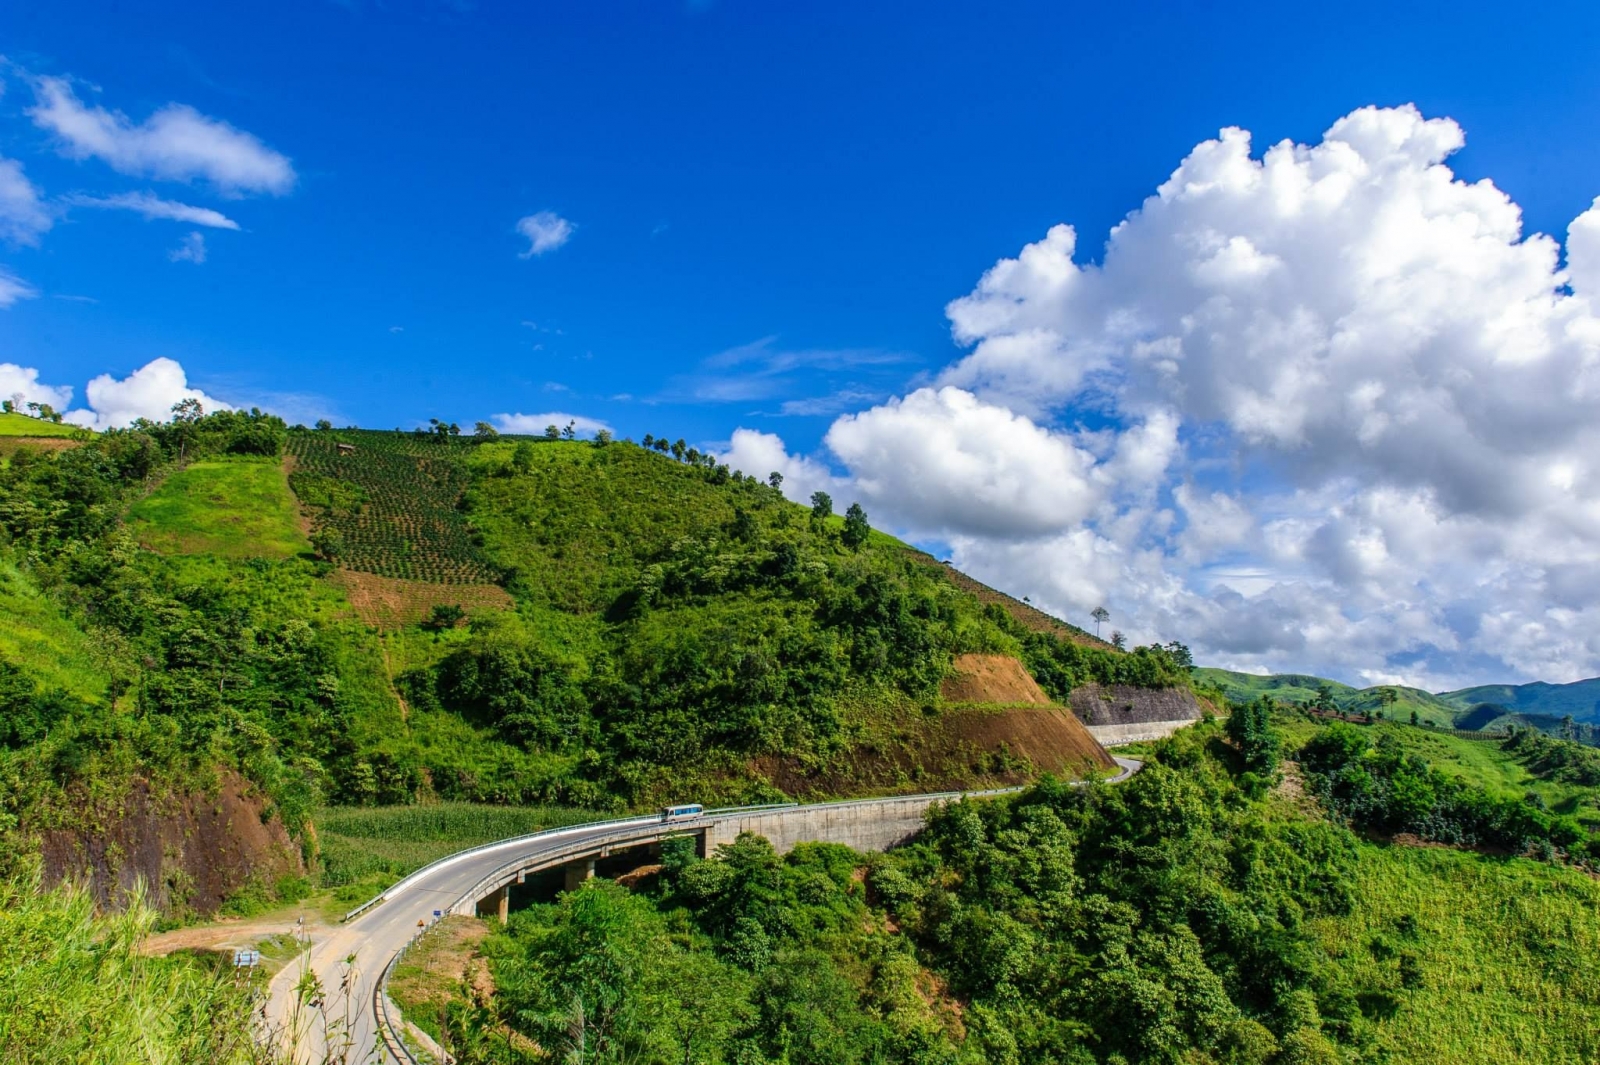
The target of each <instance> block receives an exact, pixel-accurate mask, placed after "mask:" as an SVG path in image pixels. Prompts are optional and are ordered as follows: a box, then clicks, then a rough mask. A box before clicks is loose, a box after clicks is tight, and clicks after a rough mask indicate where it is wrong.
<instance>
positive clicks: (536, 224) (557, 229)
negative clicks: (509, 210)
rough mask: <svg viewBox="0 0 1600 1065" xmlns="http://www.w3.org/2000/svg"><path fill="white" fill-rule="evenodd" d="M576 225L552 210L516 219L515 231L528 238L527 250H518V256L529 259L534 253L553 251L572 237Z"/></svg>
mask: <svg viewBox="0 0 1600 1065" xmlns="http://www.w3.org/2000/svg"><path fill="white" fill-rule="evenodd" d="M577 228H578V227H577V226H576V225H574V224H573V223H572V222H569V221H567V219H565V218H562V217H561V216H560V215H558V214H556V213H555V212H554V211H539V212H537V213H536V214H530V215H527V216H526V217H523V218H519V219H517V232H518V233H521V234H522V235H523V236H524V237H527V238H528V250H527V251H524V252H519V253H518V256H519V258H523V259H531V258H533V257H534V256H535V255H543V254H545V253H546V252H551V251H555V250H556V249H557V248H559V247H561V246H562V245H563V244H565V243H566V242H567V241H569V240H571V239H572V234H573V232H574V231H575V230H576V229H577Z"/></svg>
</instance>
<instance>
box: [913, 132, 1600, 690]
mask: <svg viewBox="0 0 1600 1065" xmlns="http://www.w3.org/2000/svg"><path fill="white" fill-rule="evenodd" d="M1463 143H1464V134H1463V132H1462V130H1461V128H1460V127H1459V126H1458V125H1457V124H1456V123H1454V122H1452V121H1450V120H1449V119H1442V118H1433V119H1430V118H1425V117H1424V116H1423V115H1422V114H1420V113H1419V112H1418V111H1417V110H1416V109H1415V108H1412V107H1401V108H1392V109H1381V108H1371V107H1369V108H1362V109H1360V110H1358V111H1355V112H1353V113H1351V114H1349V115H1347V116H1345V117H1344V118H1342V119H1340V120H1339V121H1337V122H1335V123H1334V124H1333V125H1332V126H1331V127H1330V128H1329V129H1328V131H1327V132H1326V133H1325V134H1324V135H1323V138H1322V140H1321V141H1320V142H1319V143H1317V144H1313V145H1304V144H1295V143H1292V142H1289V141H1283V142H1280V143H1277V144H1274V145H1271V146H1269V147H1268V148H1267V149H1266V150H1265V151H1264V152H1263V153H1262V154H1261V155H1259V156H1256V155H1253V154H1252V150H1251V149H1252V146H1251V138H1250V135H1249V134H1248V133H1246V132H1245V131H1243V130H1239V129H1226V130H1223V131H1222V133H1221V134H1220V135H1219V136H1218V137H1217V138H1216V139H1215V140H1210V141H1206V142H1205V143H1203V144H1200V145H1198V146H1196V147H1195V149H1194V150H1193V151H1192V152H1190V153H1189V155H1188V157H1187V158H1186V159H1184V160H1183V162H1182V163H1181V164H1180V165H1179V167H1178V169H1177V170H1176V171H1174V172H1173V174H1172V175H1171V177H1169V178H1168V180H1167V181H1165V182H1164V183H1163V184H1161V185H1160V187H1159V188H1158V189H1157V190H1156V192H1155V194H1154V195H1152V196H1151V197H1150V198H1149V199H1147V200H1146V201H1145V202H1144V204H1143V205H1142V206H1141V207H1140V208H1139V209H1138V210H1137V211H1134V212H1133V213H1131V214H1129V215H1128V216H1127V218H1126V219H1124V221H1123V222H1122V223H1121V224H1120V225H1118V226H1117V227H1116V228H1115V229H1114V230H1113V231H1112V233H1111V235H1110V239H1109V240H1108V241H1107V243H1106V245H1105V249H1104V254H1103V256H1102V257H1101V260H1100V261H1099V262H1098V263H1095V262H1082V261H1079V250H1078V246H1077V245H1078V241H1077V235H1076V233H1075V232H1074V231H1073V230H1072V228H1071V227H1070V226H1066V225H1058V226H1056V227H1054V228H1052V229H1051V230H1050V231H1049V232H1048V233H1047V234H1046V235H1045V236H1044V238H1043V239H1042V240H1040V241H1039V242H1038V243H1036V244H1032V245H1029V246H1028V247H1027V248H1025V249H1023V251H1022V252H1021V253H1020V254H1019V255H1018V256H1017V257H1016V258H1012V259H1003V260H1001V261H1000V262H999V263H997V264H996V265H995V266H994V267H993V268H992V269H991V270H990V271H988V273H987V274H985V276H984V277H983V278H982V280H981V281H980V282H979V283H978V285H977V287H976V288H975V289H974V290H973V292H972V293H971V294H969V295H967V296H965V297H962V298H961V299H958V300H956V301H954V302H953V303H951V304H950V306H949V315H950V320H951V324H952V327H953V332H954V335H955V337H956V339H957V340H958V341H959V342H960V343H962V344H963V345H965V346H968V347H969V348H970V351H969V353H968V354H967V355H966V356H965V357H964V358H962V359H961V360H960V361H958V362H957V363H956V364H955V365H953V366H952V367H950V368H949V369H948V370H947V371H946V372H945V373H944V374H943V375H942V380H943V381H944V383H946V384H947V385H954V386H959V387H961V388H964V389H967V390H970V391H971V392H973V393H974V394H975V395H976V396H978V397H979V399H980V400H982V401H984V402H987V403H992V404H996V405H1000V406H1004V407H1006V408H1008V409H1013V410H1017V411H1022V412H1027V413H1030V414H1031V415H1033V416H1035V417H1037V418H1040V419H1043V420H1045V421H1046V422H1067V423H1071V422H1074V421H1076V420H1078V419H1081V418H1083V417H1084V416H1085V415H1086V414H1093V415H1096V416H1098V417H1099V418H1100V419H1101V420H1103V421H1106V422H1108V423H1109V424H1108V425H1107V426H1106V428H1104V429H1102V430H1100V432H1099V434H1098V435H1099V437H1100V438H1101V439H1104V438H1106V437H1107V436H1108V435H1109V436H1110V437H1112V438H1114V442H1110V441H1108V442H1106V443H1104V444H1102V445H1101V446H1102V447H1104V448H1110V449H1111V450H1113V451H1114V452H1115V455H1114V457H1111V458H1108V459H1107V460H1106V461H1105V462H1104V463H1103V464H1102V466H1101V467H1100V472H1102V473H1104V474H1105V475H1106V476H1107V479H1108V481H1110V482H1111V483H1115V484H1119V485H1126V484H1127V482H1128V480H1129V479H1136V478H1140V477H1142V478H1145V479H1146V480H1147V481H1148V482H1149V483H1151V484H1152V485H1154V486H1155V490H1154V491H1153V492H1152V493H1151V494H1149V495H1147V496H1146V497H1144V498H1143V499H1140V498H1137V497H1136V496H1133V495H1128V494H1126V493H1124V495H1123V496H1122V497H1121V499H1120V500H1119V501H1118V504H1117V505H1116V506H1115V507H1112V508H1102V509H1101V510H1100V511H1097V512H1095V513H1094V514H1092V515H1090V516H1089V517H1088V518H1087V519H1086V520H1084V521H1081V522H1078V523H1076V524H1074V523H1071V522H1063V523H1060V525H1059V527H1058V528H1057V529H1056V530H1055V531H1053V532H1050V533H1044V534H1041V536H1040V538H1039V539H1038V540H1037V541H1036V542H1035V543H1034V544H1033V545H1032V547H1033V548H1036V550H1029V549H1027V548H1008V549H1006V550H1004V551H1002V550H1000V549H998V548H997V547H996V546H995V545H994V544H993V543H990V542H977V541H974V542H971V543H968V544H965V545H958V546H959V549H960V550H964V552H965V556H966V558H967V560H968V561H969V562H970V563H971V564H972V565H973V566H974V568H975V569H978V570H979V571H980V576H981V575H983V573H984V572H985V571H987V572H988V573H989V575H991V576H995V577H1001V576H1004V577H1005V578H1006V579H1007V580H1015V581H1020V582H1023V583H1024V584H1026V583H1030V582H1031V583H1037V584H1041V585H1045V586H1049V585H1050V584H1051V583H1052V582H1054V583H1055V584H1056V585H1058V587H1055V588H1054V589H1053V590H1052V591H1050V592H1049V593H1048V594H1052V595H1054V596H1055V597H1056V600H1055V601H1057V602H1059V603H1061V604H1062V605H1063V607H1064V608H1067V609H1071V610H1081V609H1083V608H1084V606H1085V604H1086V603H1088V602H1090V601H1091V600H1093V599H1099V598H1101V597H1104V598H1106V599H1107V600H1108V601H1109V602H1110V603H1111V605H1112V607H1113V611H1114V612H1120V615H1121V620H1122V623H1123V624H1124V626H1125V627H1126V628H1128V629H1129V630H1130V632H1131V633H1134V634H1137V635H1138V636H1140V637H1143V638H1155V637H1158V636H1159V637H1163V638H1181V639H1185V640H1187V641H1189V642H1191V643H1193V644H1195V645H1197V646H1198V647H1200V648H1201V649H1202V650H1210V651H1211V653H1212V654H1213V656H1220V657H1221V659H1222V660H1223V661H1225V662H1226V663H1228V664H1233V665H1238V666H1246V667H1260V666H1267V667H1271V668H1299V669H1313V668H1324V669H1330V670H1339V671H1342V672H1341V675H1344V676H1347V677H1349V678H1350V679H1353V680H1361V679H1363V678H1365V677H1369V676H1370V677H1377V676H1380V675H1382V676H1394V675H1396V674H1397V673H1403V674H1405V675H1408V676H1411V677H1413V678H1414V679H1417V680H1419V681H1422V682H1424V683H1426V682H1428V681H1429V680H1430V678H1431V679H1433V680H1435V681H1437V682H1438V683H1441V684H1444V683H1450V682H1454V681H1457V680H1477V679H1485V678H1488V677H1502V676H1503V677H1510V678H1516V677H1519V676H1520V677H1532V676H1541V677H1543V678H1545V679H1549V680H1569V679H1573V678H1575V677H1578V676H1588V675H1593V674H1594V673H1596V672H1600V640H1597V639H1596V637H1595V636H1594V635H1593V634H1594V633H1595V632H1596V631H1597V626H1596V623H1597V622H1600V597H1596V596H1595V595H1593V594H1591V595H1587V596H1578V597H1574V596H1570V595H1566V594H1564V592H1563V589H1564V588H1565V587H1566V586H1568V585H1569V584H1570V580H1571V575H1572V574H1573V573H1574V572H1576V571H1581V570H1583V569H1585V568H1586V567H1593V566H1595V565H1600V207H1597V208H1592V209H1591V210H1589V211H1588V212H1585V214H1584V215H1582V216H1580V217H1579V219H1577V220H1576V221H1575V222H1574V223H1573V225H1572V227H1571V230H1570V231H1569V235H1568V245H1567V248H1566V258H1567V264H1566V267H1565V269H1563V266H1562V248H1561V245H1560V244H1559V243H1558V242H1557V241H1556V240H1555V239H1553V238H1551V237H1548V236H1544V235H1539V234H1535V235H1532V236H1527V235H1524V233H1523V232H1522V219H1521V212H1520V210H1519V209H1518V207H1517V205H1516V204H1515V203H1513V202H1512V201H1511V200H1510V198H1509V197H1507V196H1506V195H1505V193H1503V192H1502V191H1500V190H1499V189H1498V188H1496V187H1495V186H1494V185H1493V184H1492V183H1491V182H1489V181H1479V182H1474V183H1468V182H1464V181H1461V180H1458V179H1457V178H1456V177H1455V176H1454V174H1453V173H1452V172H1451V170H1450V169H1449V167H1448V165H1447V164H1446V160H1447V159H1448V157H1449V156H1450V155H1451V153H1453V152H1454V151H1456V150H1457V149H1459V148H1460V147H1461V146H1462V144H1463ZM1152 412H1155V413H1152ZM1141 435H1142V436H1143V439H1138V438H1139V437H1140V436H1141ZM1018 465H1019V466H1021V465H1024V464H1023V463H1022V462H1021V460H1019V462H1018ZM920 507H921V502H920V500H919V499H918V498H917V495H916V494H915V493H910V492H908V493H906V497H905V498H904V499H903V500H902V501H901V502H900V503H899V504H898V509H897V510H896V513H900V512H902V511H903V512H904V514H905V515H906V518H905V519H903V520H908V521H912V520H914V519H916V518H917V517H918V516H919V515H920V513H921V511H920ZM1085 537H1093V538H1094V541H1095V542H1096V543H1097V544H1098V545H1099V546H1098V547H1097V548H1096V549H1095V550H1094V551H1089V550H1087V549H1086V548H1085V547H1084V546H1083V545H1084V544H1085V543H1086V542H1087V541H1086V540H1085V539H1084V538H1085ZM1064 545H1070V546H1071V547H1072V552H1071V553H1069V552H1068V548H1067V546H1064ZM1107 558H1115V559H1116V560H1117V561H1116V566H1115V576H1114V577H1108V576H1107V574H1108V570H1107V565H1106V563H1105V559H1107ZM1067 559H1073V560H1075V561H1074V562H1073V565H1080V566H1082V567H1083V570H1082V573H1083V577H1082V579H1081V580H1080V579H1079V578H1078V577H1076V576H1074V575H1073V570H1072V567H1071V566H1070V565H1067V564H1066V560H1067ZM1077 584H1081V585H1083V586H1085V587H1087V588H1090V589H1092V592H1091V593H1089V594H1082V593H1075V592H1073V591H1072V588H1071V587H1069V586H1072V585H1077ZM1558 604H1559V605H1558Z"/></svg>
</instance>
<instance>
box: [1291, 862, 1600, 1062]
mask: <svg viewBox="0 0 1600 1065" xmlns="http://www.w3.org/2000/svg"><path fill="white" fill-rule="evenodd" d="M1356 854H1357V861H1356V862H1355V864H1354V868H1353V870H1352V873H1353V875H1352V883H1351V887H1352V889H1353V890H1352V894H1353V898H1354V900H1355V905H1354V907H1353V909H1352V912H1351V913H1350V914H1349V915H1347V916H1342V917H1330V918H1322V919H1318V920H1316V921H1313V922H1312V928H1313V930H1314V932H1315V934H1316V936H1317V939H1318V940H1319V941H1320V942H1321V944H1322V945H1323V948H1324V949H1325V950H1326V951H1327V952H1328V954H1329V956H1330V957H1331V958H1332V961H1333V966H1332V967H1333V970H1334V972H1335V973H1337V977H1336V979H1337V981H1338V983H1340V984H1343V985H1344V986H1347V987H1352V988H1359V989H1362V992H1363V997H1362V1001H1361V1004H1362V1007H1363V1008H1364V1009H1366V1010H1369V1011H1370V1012H1371V1013H1372V1015H1373V1028H1374V1029H1375V1032H1374V1036H1375V1038H1374V1042H1375V1043H1376V1044H1377V1048H1376V1049H1378V1050H1379V1053H1378V1054H1375V1055H1374V1056H1373V1057H1372V1058H1364V1059H1363V1060H1387V1061H1395V1062H1429V1063H1430V1065H1480V1063H1483V1062H1496V1063H1507V1065H1558V1063H1559V1065H1567V1063H1570V1065H1579V1063H1582V1062H1592V1061H1596V1060H1600V920H1597V918H1596V914H1597V913H1600V884H1597V883H1596V882H1595V881H1594V880H1593V879H1592V878H1591V877H1589V876H1586V875H1584V874H1583V873H1580V872H1578V871H1576V870H1572V869H1562V868H1555V867H1551V866H1549V865H1545V864H1542V863H1539V862H1533V861H1529V860H1526V859H1509V860H1508V859H1497V858H1489V857H1485V856H1483V855H1479V854H1471V853H1466V852H1462V851H1456V850H1449V849H1445V848H1437V847H1430V848H1417V847H1401V846H1382V845H1378V844H1372V843H1362V844H1360V845H1359V846H1358V848H1357V851H1356ZM1380 1055H1382V1056H1380Z"/></svg>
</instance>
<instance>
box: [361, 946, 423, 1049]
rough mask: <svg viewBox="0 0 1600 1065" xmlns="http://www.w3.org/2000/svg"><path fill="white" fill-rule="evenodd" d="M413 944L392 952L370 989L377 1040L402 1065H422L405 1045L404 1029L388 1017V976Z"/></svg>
mask: <svg viewBox="0 0 1600 1065" xmlns="http://www.w3.org/2000/svg"><path fill="white" fill-rule="evenodd" d="M415 942H416V940H415V939H413V940H412V941H411V943H407V944H406V945H405V946H403V947H401V948H400V949H399V950H397V951H395V952H394V957H392V958H390V959H389V964H388V965H385V966H384V967H383V972H382V974H380V975H379V977H378V983H377V986H376V987H374V988H373V989H372V1013H373V1017H374V1018H375V1019H376V1021H377V1023H378V1038H379V1040H380V1041H381V1042H382V1043H383V1044H384V1045H385V1046H387V1047H388V1048H389V1053H391V1054H393V1055H394V1059H395V1061H398V1062H401V1063H402V1065H422V1063H421V1062H419V1061H417V1056H416V1055H415V1054H413V1053H411V1048H410V1047H409V1046H407V1045H406V1040H405V1031H404V1029H402V1028H401V1027H400V1025H398V1024H396V1023H395V1022H394V1018H393V1017H392V1016H390V1015H389V974H390V973H392V972H394V967H395V966H396V965H399V964H400V959H402V958H404V957H405V956H406V951H408V950H410V949H411V944H412V943H415ZM397 1008H398V1007H397Z"/></svg>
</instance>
